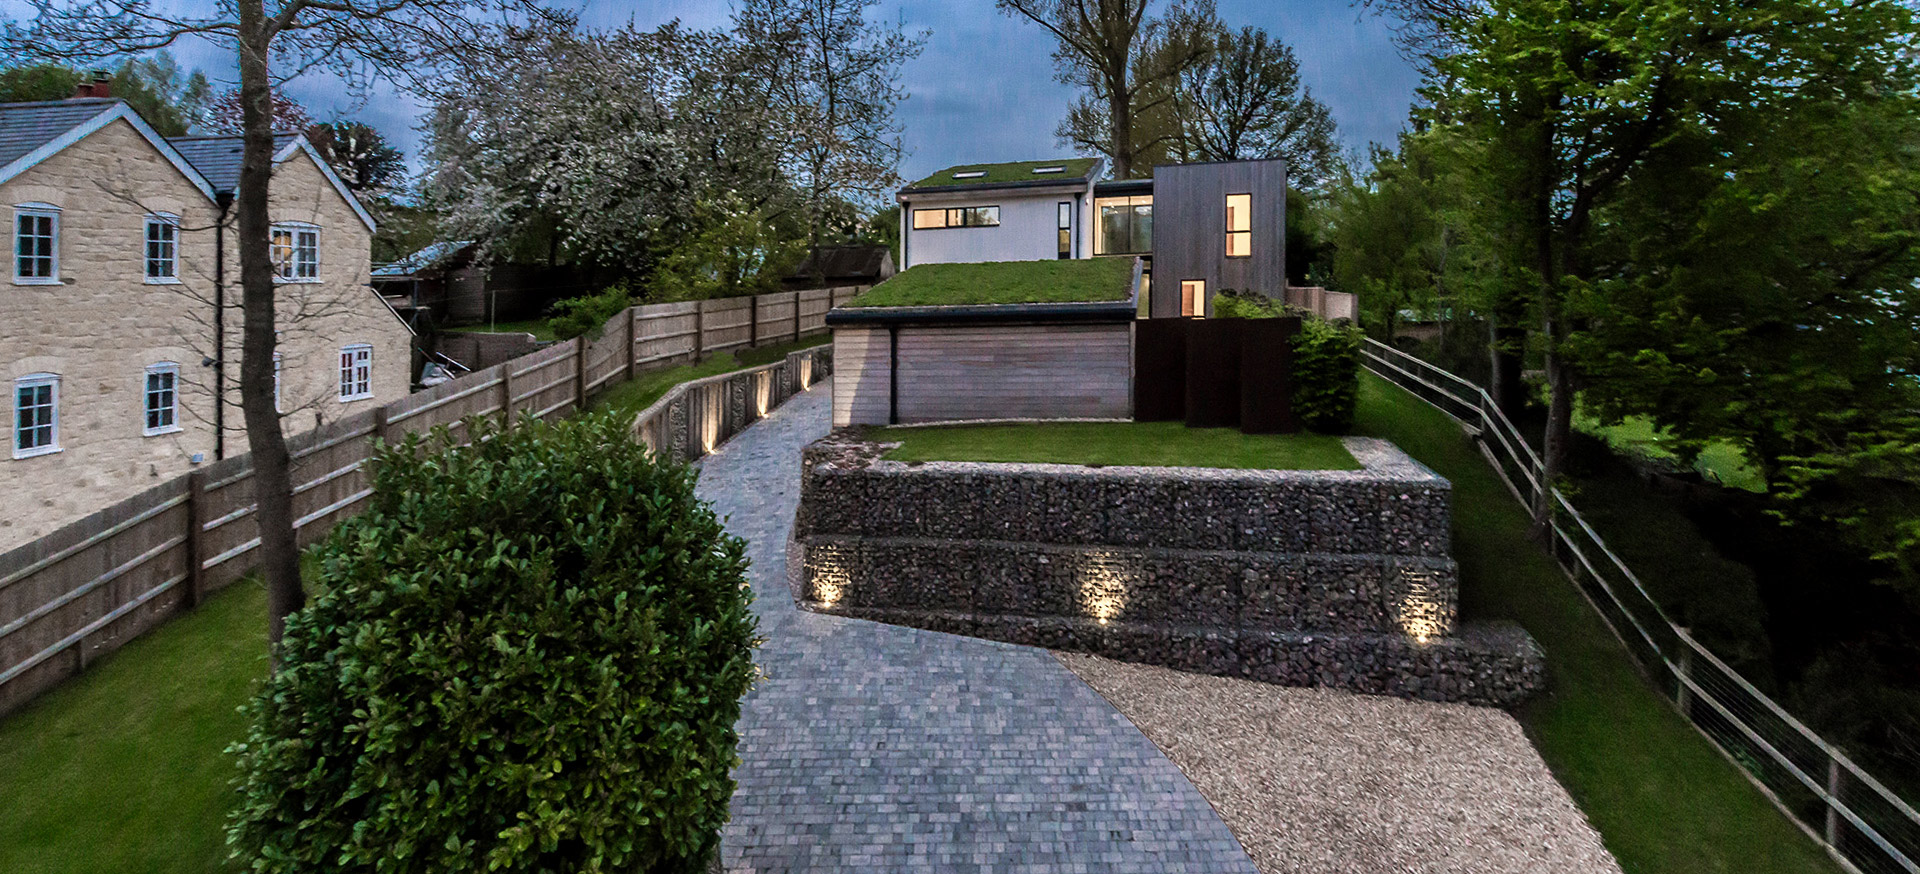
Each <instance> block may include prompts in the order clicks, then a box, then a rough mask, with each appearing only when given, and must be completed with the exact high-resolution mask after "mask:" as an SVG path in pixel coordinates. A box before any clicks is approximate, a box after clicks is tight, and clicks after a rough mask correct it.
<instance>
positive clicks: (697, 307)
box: [693, 300, 707, 364]
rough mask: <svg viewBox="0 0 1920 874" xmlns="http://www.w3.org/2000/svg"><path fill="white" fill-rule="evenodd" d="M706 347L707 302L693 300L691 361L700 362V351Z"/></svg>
mask: <svg viewBox="0 0 1920 874" xmlns="http://www.w3.org/2000/svg"><path fill="white" fill-rule="evenodd" d="M706 348H707V302H706V301H704V300H696V301H694V302H693V363H695V364H699V363H700V353H702V352H704V351H706Z"/></svg>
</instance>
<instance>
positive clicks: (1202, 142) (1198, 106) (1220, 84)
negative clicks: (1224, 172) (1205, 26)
mask: <svg viewBox="0 0 1920 874" xmlns="http://www.w3.org/2000/svg"><path fill="white" fill-rule="evenodd" d="M1207 42H1208V46H1209V48H1208V50H1207V52H1206V55H1205V60H1204V61H1202V62H1201V63H1198V64H1195V65H1193V66H1192V67H1189V68H1188V69H1187V70H1186V71H1185V72H1183V73H1182V74H1181V75H1180V76H1179V77H1178V79H1177V81H1176V83H1175V85H1174V88H1175V89H1176V90H1175V94H1174V98H1173V101H1172V109H1173V111H1172V114H1173V116H1174V118H1175V121H1176V122H1177V123H1178V124H1179V129H1180V130H1179V142H1180V151H1181V153H1182V154H1181V156H1180V157H1181V159H1182V160H1188V161H1241V160H1247V159H1252V158H1285V159H1286V161H1287V176H1288V181H1289V183H1290V184H1292V185H1294V186H1295V187H1300V188H1317V187H1319V186H1320V184H1321V183H1323V182H1325V181H1326V180H1327V179H1328V177H1329V175H1330V174H1331V173H1332V172H1333V169H1334V164H1335V162H1336V161H1337V160H1338V158H1339V149H1338V147H1337V146H1335V145H1334V139H1333V116H1332V115H1330V114H1329V113H1328V112H1327V107H1326V104H1324V103H1321V102H1320V101H1318V100H1316V99H1314V97H1313V94H1312V92H1311V91H1309V90H1308V89H1307V87H1306V86H1305V85H1304V84H1302V83H1301V81H1300V62H1299V60H1297V59H1296V58H1295V57H1294V55H1293V49H1292V48H1290V47H1288V46H1287V44H1286V43H1283V42H1281V41H1279V40H1277V39H1274V38H1273V37H1270V36H1268V35H1267V32H1266V31H1264V30H1261V29H1259V28H1255V27H1247V28H1242V29H1240V30H1238V31H1234V30H1229V29H1227V28H1224V27H1220V28H1215V29H1213V33H1212V34H1211V36H1210V37H1209V38H1208V40H1207Z"/></svg>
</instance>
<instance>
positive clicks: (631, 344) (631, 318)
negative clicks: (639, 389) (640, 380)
mask: <svg viewBox="0 0 1920 874" xmlns="http://www.w3.org/2000/svg"><path fill="white" fill-rule="evenodd" d="M639 345H640V308H639V307H627V378H628V379H632V378H633V369H634V367H636V366H637V365H638V364H639V361H640V350H639V348H638V347H639Z"/></svg>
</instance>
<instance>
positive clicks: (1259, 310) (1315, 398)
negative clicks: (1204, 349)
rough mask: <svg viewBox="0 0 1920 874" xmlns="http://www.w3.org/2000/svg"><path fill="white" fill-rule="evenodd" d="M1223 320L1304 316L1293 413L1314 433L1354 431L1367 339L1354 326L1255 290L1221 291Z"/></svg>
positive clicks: (1216, 308) (1218, 303)
mask: <svg viewBox="0 0 1920 874" xmlns="http://www.w3.org/2000/svg"><path fill="white" fill-rule="evenodd" d="M1213 314H1214V317H1215V318H1222V319H1272V318H1278V317H1280V316H1299V317H1300V333H1298V334H1295V335H1294V338H1293V412H1294V415H1295V416H1297V417H1298V418H1299V419H1300V424H1301V425H1302V426H1303V427H1305V428H1306V429H1307V430H1309V431H1318V432H1320V433H1322V434H1345V433H1347V432H1348V431H1350V430H1352V428H1353V409H1354V405H1355V404H1357V403H1358V402H1359V398H1360V345H1361V338H1363V337H1365V336H1366V335H1365V334H1364V333H1362V332H1361V330H1360V329H1359V328H1356V327H1353V326H1351V325H1336V324H1333V323H1331V322H1326V321H1322V320H1320V319H1318V318H1316V317H1314V316H1313V315H1312V314H1310V313H1307V312H1306V311H1305V310H1301V309H1298V308H1296V307H1290V306H1287V305H1286V304H1284V303H1281V302H1280V301H1278V300H1275V299H1273V298H1270V297H1267V296H1266V295H1263V294H1259V293H1258V292H1252V291H1235V290H1233V289H1230V288H1228V289H1222V290H1221V291H1220V293H1219V294H1217V295H1214V297H1213Z"/></svg>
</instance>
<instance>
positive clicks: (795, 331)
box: [793, 291, 831, 343]
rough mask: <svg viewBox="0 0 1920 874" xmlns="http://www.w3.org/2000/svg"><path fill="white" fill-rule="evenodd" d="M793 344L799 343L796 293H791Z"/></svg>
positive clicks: (798, 304)
mask: <svg viewBox="0 0 1920 874" xmlns="http://www.w3.org/2000/svg"><path fill="white" fill-rule="evenodd" d="M829 294H831V292H829ZM793 342H795V343H798V342H800V292H798V291H796V292H794V293H793Z"/></svg>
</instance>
